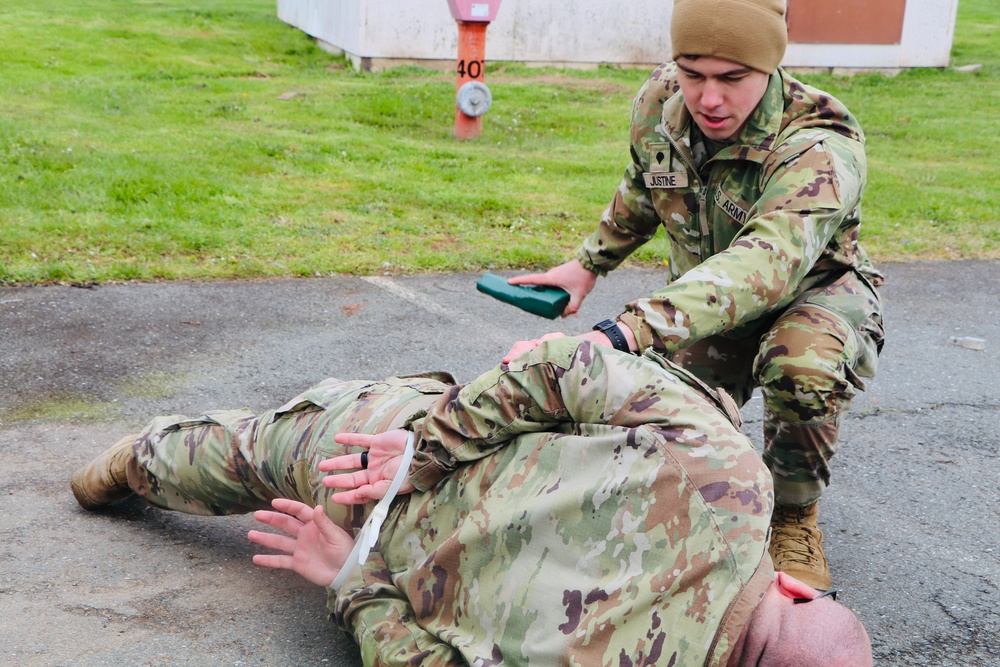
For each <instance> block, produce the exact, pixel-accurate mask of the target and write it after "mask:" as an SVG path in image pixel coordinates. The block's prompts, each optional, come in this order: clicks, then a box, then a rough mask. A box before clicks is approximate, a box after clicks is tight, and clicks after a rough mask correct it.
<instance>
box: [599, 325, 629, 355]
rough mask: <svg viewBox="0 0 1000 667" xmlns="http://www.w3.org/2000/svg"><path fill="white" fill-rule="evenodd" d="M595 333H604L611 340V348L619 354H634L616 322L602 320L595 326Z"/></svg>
mask: <svg viewBox="0 0 1000 667" xmlns="http://www.w3.org/2000/svg"><path fill="white" fill-rule="evenodd" d="M594 331H601V332H603V333H604V335H605V336H607V337H608V338H610V339H611V346H612V347H613V348H615V349H616V350H618V351H619V352H628V353H629V354H631V353H632V350H630V349H628V341H627V340H625V336H624V334H622V330H621V329H620V328H619V327H618V323H617V322H615V321H614V320H601V321H600V322H598V323H597V324H595V325H594Z"/></svg>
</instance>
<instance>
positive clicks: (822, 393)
mask: <svg viewBox="0 0 1000 667" xmlns="http://www.w3.org/2000/svg"><path fill="white" fill-rule="evenodd" d="M758 331H759V330H758ZM882 341H883V329H882V313H881V303H880V300H879V296H878V293H877V291H876V290H875V288H874V287H872V286H871V285H870V284H869V283H868V282H867V281H866V280H865V279H864V278H862V277H861V276H860V275H858V274H856V273H854V272H846V273H844V274H842V275H840V276H839V277H838V278H837V279H835V280H833V281H832V282H830V283H828V284H825V285H822V286H817V287H815V288H813V289H811V290H808V291H806V292H804V293H803V294H802V295H801V296H800V297H799V298H798V299H796V300H795V301H793V302H792V303H791V304H790V305H789V306H788V307H787V308H786V309H785V310H784V311H783V312H782V313H781V314H780V315H779V316H778V317H777V318H776V319H774V320H773V322H772V323H770V325H769V326H767V327H766V328H765V331H764V333H763V335H755V336H753V337H751V338H744V339H734V338H729V337H724V336H712V337H709V338H705V339H703V340H701V341H699V342H697V343H695V344H694V345H692V346H691V347H688V348H685V349H683V350H680V351H678V352H677V353H675V354H674V356H673V357H672V359H673V361H674V362H675V363H677V364H679V365H681V366H683V367H684V368H686V369H687V370H689V371H690V372H692V373H693V374H694V375H696V376H698V377H699V378H700V379H701V380H702V381H703V382H705V383H707V384H709V385H711V386H714V387H721V388H723V389H725V390H726V391H727V392H728V393H729V394H730V395H732V396H733V398H734V399H735V401H736V402H737V404H739V405H741V406H742V405H744V404H745V403H746V402H747V401H748V400H749V399H750V396H751V394H752V392H753V389H754V387H760V389H761V394H762V396H763V399H764V452H763V458H764V462H765V463H766V464H767V467H768V468H769V469H770V470H771V475H772V476H773V478H774V496H775V504H783V505H807V504H810V503H812V502H815V501H816V500H818V499H819V497H820V496H821V495H822V494H823V491H824V490H825V489H826V487H827V485H829V483H830V460H831V459H832V458H833V456H834V454H836V452H837V444H838V437H839V432H840V426H841V423H842V421H843V418H844V415H845V414H846V413H847V410H848V408H849V407H850V404H851V399H852V398H853V397H854V395H855V392H856V390H858V389H861V390H864V388H865V385H864V381H863V380H862V379H861V378H872V377H874V376H875V371H876V368H877V366H878V354H879V351H880V350H881V348H882Z"/></svg>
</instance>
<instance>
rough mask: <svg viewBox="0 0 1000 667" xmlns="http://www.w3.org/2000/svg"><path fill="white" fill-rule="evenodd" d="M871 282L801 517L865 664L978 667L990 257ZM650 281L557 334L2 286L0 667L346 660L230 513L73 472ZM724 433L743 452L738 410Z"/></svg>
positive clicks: (342, 287)
mask: <svg viewBox="0 0 1000 667" xmlns="http://www.w3.org/2000/svg"><path fill="white" fill-rule="evenodd" d="M882 268H883V269H884V270H885V272H886V274H887V277H888V282H887V284H886V286H885V288H884V290H883V297H884V299H885V307H886V330H887V342H886V347H885V350H884V352H883V355H882V359H881V368H880V371H879V375H878V377H877V378H876V379H875V380H874V381H873V382H871V383H870V384H869V387H868V390H867V391H866V392H865V393H863V394H861V395H860V396H859V398H858V399H857V400H856V401H855V405H854V407H853V409H852V411H851V413H850V416H849V417H848V418H847V420H846V423H845V425H844V428H843V431H842V448H841V452H840V454H838V456H837V458H836V459H835V462H834V478H833V483H832V486H831V488H830V489H829V491H828V492H827V495H826V496H825V499H824V501H823V504H822V505H821V507H822V510H821V517H820V521H821V525H822V527H823V528H824V530H825V532H826V548H827V554H828V556H829V558H830V561H831V567H832V570H833V578H834V583H835V585H837V586H839V587H841V588H842V589H843V591H844V592H843V593H842V597H841V598H840V599H841V600H842V601H843V602H845V603H846V604H848V605H849V606H850V607H852V608H853V609H854V610H855V611H856V612H857V613H858V615H859V616H860V617H861V619H862V621H863V622H864V623H865V625H866V627H867V628H868V630H869V633H870V634H871V636H872V639H873V643H874V647H875V655H876V665H937V666H940V665H963V666H966V665H975V666H986V665H991V666H993V665H997V664H998V658H997V656H1000V593H998V585H1000V492H998V480H1000V398H998V396H997V390H998V387H1000V356H998V353H1000V288H998V287H997V286H998V285H1000V262H997V261H970V262H948V263H914V264H890V265H886V266H884V267H882ZM662 277H663V276H662V273H661V272H659V271H656V270H634V269H623V270H619V271H617V272H615V273H614V274H612V275H611V276H610V277H609V278H607V279H603V280H601V281H599V284H598V287H597V289H596V291H595V293H594V294H592V295H591V297H590V298H589V299H588V300H587V302H586V303H585V304H584V308H583V310H582V312H581V313H580V314H579V315H578V316H576V317H573V318H570V319H568V320H561V321H550V320H545V319H542V318H539V317H535V316H533V315H529V314H526V313H523V312H521V311H519V310H516V309H515V308H513V307H511V306H507V305H504V304H501V303H499V302H497V301H494V300H492V299H490V298H489V297H487V296H485V295H482V294H480V293H478V292H477V291H476V290H475V282H476V279H477V278H478V274H477V275H472V274H458V275H455V274H452V275H420V276H407V277H397V276H373V277H366V278H361V277H337V278H316V279H309V280H292V279H287V280H268V281H253V282H211V283H193V282H171V283H162V284H123V285H97V286H86V285H80V286H71V285H60V286H46V287H8V288H0V665H44V666H50V665H53V666H54V665H59V666H69V665H84V666H90V665H116V666H117V665H122V666H124V665H130V666H131V665H272V666H279V665H329V666H333V667H354V666H355V665H360V660H359V657H358V653H357V651H356V650H355V648H354V645H353V643H352V641H351V639H350V638H349V637H347V636H346V635H343V634H342V633H341V632H340V631H339V630H337V629H336V628H335V627H334V626H333V625H332V624H331V623H330V622H329V621H328V620H327V619H326V618H325V595H324V592H323V591H321V590H319V589H318V588H315V587H313V586H311V585H309V584H306V583H304V582H301V581H299V580H298V578H297V577H296V576H295V575H292V574H290V573H284V572H280V573H276V572H273V571H265V570H262V569H259V568H256V567H255V566H254V565H253V564H252V563H251V562H250V557H251V555H252V554H253V553H254V548H253V545H251V544H250V543H249V542H248V541H247V540H246V538H245V533H246V531H247V530H248V529H249V528H250V527H251V524H252V523H253V521H252V519H250V518H249V517H224V518H215V517H192V516H186V515H181V514H176V513H169V512H162V511H159V510H154V509H150V508H146V507H144V506H142V505H141V503H138V502H126V503H124V504H123V505H121V506H120V507H117V508H116V509H115V510H114V511H111V512H105V513H87V512H84V511H83V510H81V509H80V508H79V507H78V506H77V505H76V502H75V501H74V499H73V496H72V494H71V493H70V490H69V485H68V480H69V476H70V474H71V473H72V471H73V470H74V469H75V468H77V467H78V466H80V465H82V464H84V463H85V462H87V461H88V460H90V459H91V458H92V457H93V456H95V455H96V454H97V453H99V452H100V451H101V450H103V449H104V448H105V447H107V446H108V445H109V444H111V443H112V442H113V441H114V440H116V439H117V438H118V437H120V436H121V435H123V434H125V433H129V432H132V431H135V430H136V429H138V428H140V427H142V426H143V425H144V424H145V423H146V422H147V421H148V420H149V418H151V417H152V416H154V415H157V414H172V413H183V414H192V413H198V412H200V411H203V410H206V409H219V408H234V407H249V408H250V409H253V410H264V409H268V408H272V407H276V406H277V405H279V404H281V403H283V402H284V401H285V400H287V399H289V398H291V397H292V396H294V395H296V394H297V393H298V392H300V391H302V390H303V389H305V388H307V387H309V386H310V385H312V384H315V383H316V382H318V381H320V380H322V379H324V378H326V377H341V378H381V377H385V376H388V375H398V374H405V373H413V372H419V371H426V370H449V371H451V372H453V373H454V374H455V375H456V377H458V379H459V380H460V381H468V380H470V379H472V378H473V377H475V376H476V375H477V374H478V373H479V372H481V371H484V370H486V369H487V368H490V367H492V366H493V365H495V364H496V363H497V362H498V361H499V359H500V357H501V356H502V354H503V353H504V352H505V351H506V350H507V348H508V347H509V345H510V343H511V342H513V341H515V340H518V339H522V338H527V337H535V336H538V335H540V334H543V333H546V332H548V331H556V330H561V331H564V332H566V333H578V332H581V331H586V330H589V329H590V327H591V325H592V324H593V323H595V322H597V321H599V320H601V319H604V318H605V317H608V316H614V315H616V314H617V313H619V312H620V310H621V305H622V304H623V303H625V302H626V301H628V300H629V299H630V298H633V297H636V296H639V295H643V294H646V293H648V292H650V291H652V290H653V289H655V288H656V287H657V286H658V285H659V284H660V281H661V280H662ZM966 336H968V337H975V338H979V339H983V340H984V341H985V343H983V347H984V348H985V349H982V350H976V349H969V348H967V347H962V346H959V345H956V344H954V343H953V342H952V338H955V337H966ZM744 418H745V421H746V426H745V427H746V429H747V432H748V433H749V434H750V435H751V436H752V437H753V438H754V439H755V442H757V443H758V445H759V443H760V429H761V406H760V399H759V398H754V399H753V400H751V402H750V403H749V404H748V405H747V406H746V407H745V408H744Z"/></svg>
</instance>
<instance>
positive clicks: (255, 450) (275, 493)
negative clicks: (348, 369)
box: [128, 373, 454, 531]
mask: <svg viewBox="0 0 1000 667" xmlns="http://www.w3.org/2000/svg"><path fill="white" fill-rule="evenodd" d="M453 384H454V380H453V379H452V378H451V376H449V375H448V374H447V373H437V374H429V375H427V376H414V377H408V378H389V379H386V380H381V381H378V382H370V381H350V382H345V381H340V380H336V379H329V380H326V381H324V382H322V383H321V384H319V385H317V386H315V387H312V388H311V389H309V390H308V391H306V392H305V393H303V394H300V395H299V396H297V397H295V398H294V399H292V400H291V401H289V402H288V403H286V404H285V405H283V406H282V407H280V408H278V409H277V410H271V411H268V412H264V413H262V414H260V415H254V414H252V413H251V412H250V411H248V410H225V411H214V412H207V413H205V414H203V415H200V416H198V417H193V418H192V417H185V416H182V415H171V416H165V417H157V418H156V419H154V420H153V421H152V422H150V424H149V425H148V426H147V427H146V429H145V430H144V431H143V433H142V435H141V437H140V438H139V439H138V441H137V442H136V445H135V456H134V457H133V458H132V460H131V461H130V462H129V468H128V480H129V486H131V487H132V490H133V491H135V493H136V494H138V495H139V496H140V497H142V498H144V499H146V500H147V501H148V502H149V503H151V504H153V505H155V506H157V507H161V508H164V509H170V510H177V511H180V512H185V513H187V514H201V515H223V514H241V513H246V512H251V511H254V510H258V509H269V508H270V503H271V500H273V499H274V498H278V497H281V498H292V499H294V500H298V501H300V502H303V503H307V504H310V505H313V506H315V505H320V504H321V505H323V506H324V507H325V508H326V512H327V514H328V515H329V516H330V518H332V519H333V520H334V522H335V523H337V524H338V525H340V526H342V527H344V528H345V529H347V530H348V531H350V530H351V528H360V527H361V525H362V524H363V523H364V519H365V516H367V514H368V511H370V507H367V506H365V505H355V506H345V505H340V504H337V503H334V502H332V501H331V500H330V495H331V494H332V493H333V490H332V489H328V488H326V487H324V486H323V484H322V482H321V480H322V478H323V477H325V476H326V473H321V472H319V471H318V470H317V464H318V463H319V462H320V461H322V460H323V459H327V458H330V457H332V456H338V455H340V454H346V453H350V452H351V450H350V448H347V447H345V446H343V445H339V444H337V443H336V442H335V441H334V439H333V438H334V435H335V434H337V433H339V432H341V431H363V432H366V433H377V432H381V431H386V430H391V429H394V428H399V427H400V426H402V425H403V423H404V422H405V421H406V419H407V418H408V417H410V416H411V415H412V414H413V413H415V412H417V411H420V410H425V409H427V408H428V407H430V405H431V404H433V403H434V401H436V400H437V398H438V397H439V395H440V394H441V393H442V392H444V391H447V389H448V388H449V387H450V386H451V385H453Z"/></svg>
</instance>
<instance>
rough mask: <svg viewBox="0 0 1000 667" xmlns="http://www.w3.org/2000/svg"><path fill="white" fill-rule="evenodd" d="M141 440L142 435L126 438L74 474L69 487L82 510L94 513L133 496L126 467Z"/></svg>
mask: <svg viewBox="0 0 1000 667" xmlns="http://www.w3.org/2000/svg"><path fill="white" fill-rule="evenodd" d="M138 439H139V435H138V434H132V435H127V436H125V437H124V438H122V439H121V440H119V441H118V442H116V443H115V444H113V445H111V447H109V448H108V449H106V450H105V451H104V452H103V453H102V454H101V455H100V456H98V457H97V458H96V459H94V460H93V461H91V462H90V463H89V464H88V465H87V466H86V467H84V468H80V469H79V470H77V471H76V472H75V473H73V476H72V477H71V478H70V481H69V485H70V487H71V488H72V489H73V495H74V496H76V502H78V503H80V507H82V508H83V509H85V510H91V511H93V510H96V509H100V508H102V507H104V506H106V505H110V504H111V503H113V502H115V501H116V500H121V499H122V498H125V497H127V496H129V495H130V494H131V493H132V489H131V488H130V487H129V485H128V474H127V472H126V470H127V468H126V467H127V465H128V461H129V459H130V458H132V445H133V444H135V441H136V440H138Z"/></svg>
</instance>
